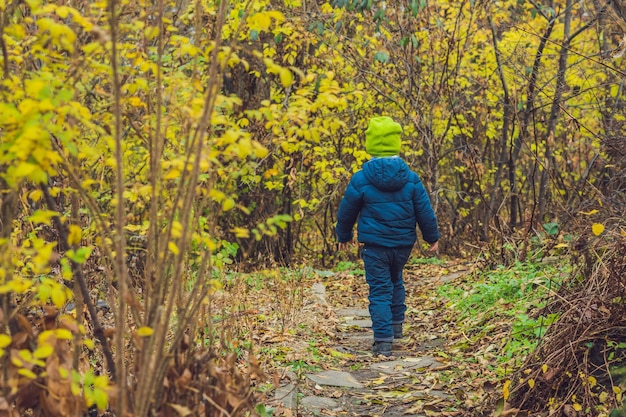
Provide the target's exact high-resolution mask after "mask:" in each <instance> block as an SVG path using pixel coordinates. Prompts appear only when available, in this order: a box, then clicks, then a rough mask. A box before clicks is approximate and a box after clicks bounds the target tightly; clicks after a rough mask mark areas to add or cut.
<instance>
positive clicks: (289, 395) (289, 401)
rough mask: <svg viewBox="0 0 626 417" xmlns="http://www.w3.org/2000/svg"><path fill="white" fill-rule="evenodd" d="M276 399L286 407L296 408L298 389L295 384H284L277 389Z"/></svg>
mask: <svg viewBox="0 0 626 417" xmlns="http://www.w3.org/2000/svg"><path fill="white" fill-rule="evenodd" d="M274 399H275V400H277V401H278V402H280V403H281V404H282V405H283V406H284V407H285V408H291V409H296V407H298V389H297V388H296V386H295V385H294V384H287V385H283V386H282V387H279V388H277V389H276V392H275V393H274Z"/></svg>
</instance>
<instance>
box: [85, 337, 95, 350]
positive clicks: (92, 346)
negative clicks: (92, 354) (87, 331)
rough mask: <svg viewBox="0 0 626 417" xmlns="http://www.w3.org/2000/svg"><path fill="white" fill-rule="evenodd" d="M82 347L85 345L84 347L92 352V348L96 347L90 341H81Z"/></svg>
mask: <svg viewBox="0 0 626 417" xmlns="http://www.w3.org/2000/svg"><path fill="white" fill-rule="evenodd" d="M83 345H85V347H86V348H87V349H89V350H94V348H95V347H96V345H95V343H94V342H93V340H92V339H85V340H83Z"/></svg>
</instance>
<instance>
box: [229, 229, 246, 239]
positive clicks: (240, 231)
mask: <svg viewBox="0 0 626 417" xmlns="http://www.w3.org/2000/svg"><path fill="white" fill-rule="evenodd" d="M230 231H231V232H233V233H234V234H235V237H239V238H244V239H246V238H249V237H250V231H249V230H248V229H244V228H243V227H234V228H232V229H231V230H230Z"/></svg>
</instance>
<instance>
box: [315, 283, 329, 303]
mask: <svg viewBox="0 0 626 417" xmlns="http://www.w3.org/2000/svg"><path fill="white" fill-rule="evenodd" d="M311 293H312V296H313V299H314V300H315V301H317V302H318V303H320V304H327V302H326V287H325V286H324V284H322V283H320V282H316V283H315V284H313V286H312V287H311Z"/></svg>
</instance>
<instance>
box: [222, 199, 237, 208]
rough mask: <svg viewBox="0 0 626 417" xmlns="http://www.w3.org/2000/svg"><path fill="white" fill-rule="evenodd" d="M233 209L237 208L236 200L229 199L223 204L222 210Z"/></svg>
mask: <svg viewBox="0 0 626 417" xmlns="http://www.w3.org/2000/svg"><path fill="white" fill-rule="evenodd" d="M233 207H235V200H233V199H232V198H227V199H226V200H224V201H223V202H222V210H224V211H228V210H230V209H232V208H233Z"/></svg>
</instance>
